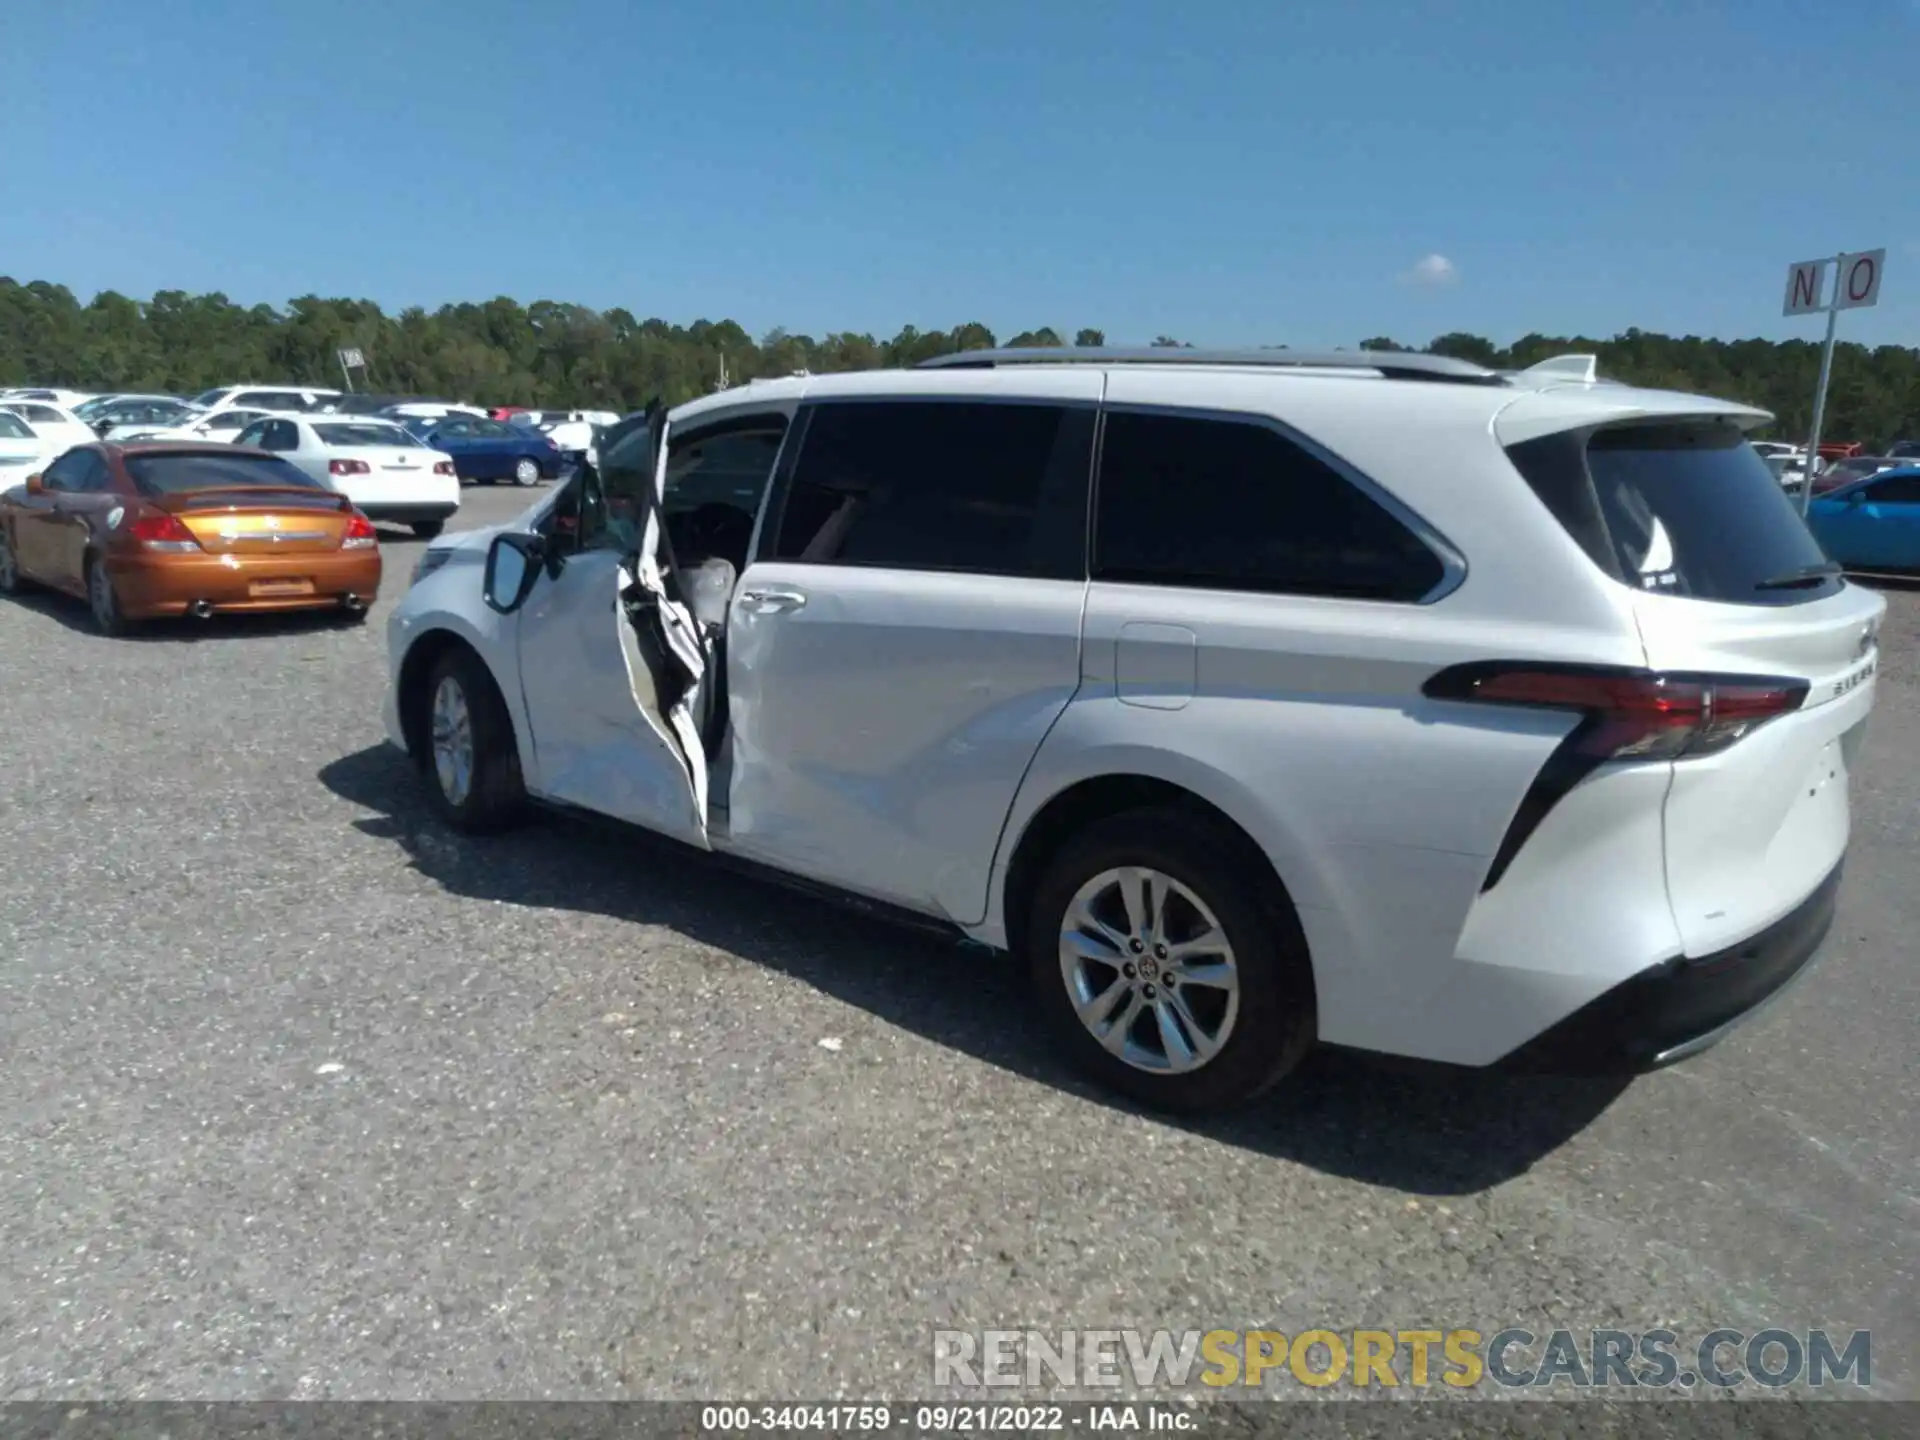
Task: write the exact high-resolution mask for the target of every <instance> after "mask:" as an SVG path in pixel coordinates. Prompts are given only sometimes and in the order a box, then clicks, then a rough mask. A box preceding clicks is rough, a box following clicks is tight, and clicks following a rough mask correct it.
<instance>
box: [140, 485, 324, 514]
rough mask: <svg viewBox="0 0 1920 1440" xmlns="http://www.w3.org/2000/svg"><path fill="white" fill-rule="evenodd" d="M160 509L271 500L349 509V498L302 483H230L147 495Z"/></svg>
mask: <svg viewBox="0 0 1920 1440" xmlns="http://www.w3.org/2000/svg"><path fill="white" fill-rule="evenodd" d="M147 498H148V499H150V500H151V501H152V502H153V503H154V504H156V505H158V506H159V507H160V508H161V509H162V510H175V511H178V510H226V509H233V508H237V507H239V506H243V505H257V504H259V503H260V502H261V501H262V500H267V499H271V500H273V501H275V502H276V503H284V502H288V501H291V502H294V503H295V504H297V505H299V506H300V508H303V509H308V510H351V509H353V508H354V505H353V501H352V500H351V499H350V498H349V497H347V496H345V495H342V494H340V493H339V492H338V491H334V490H318V489H308V488H307V487H306V486H304V485H233V486H228V487H226V488H225V489H220V490H182V491H176V492H175V493H173V494H171V495H152V496H149V497H147Z"/></svg>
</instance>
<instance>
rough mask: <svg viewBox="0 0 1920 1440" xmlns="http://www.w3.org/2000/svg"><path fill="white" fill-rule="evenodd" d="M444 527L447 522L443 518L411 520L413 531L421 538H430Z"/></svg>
mask: <svg viewBox="0 0 1920 1440" xmlns="http://www.w3.org/2000/svg"><path fill="white" fill-rule="evenodd" d="M446 528H447V522H446V521H444V520H416V521H414V522H413V533H414V534H415V535H417V536H418V537H419V538H420V539H422V540H432V539H434V538H435V537H436V536H438V535H439V534H440V532H441V531H442V530H444V529H446Z"/></svg>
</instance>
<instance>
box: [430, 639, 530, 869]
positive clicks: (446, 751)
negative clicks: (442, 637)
mask: <svg viewBox="0 0 1920 1440" xmlns="http://www.w3.org/2000/svg"><path fill="white" fill-rule="evenodd" d="M415 703H416V704H418V705H419V706H421V729H420V731H419V733H420V744H421V753H420V754H419V755H418V756H417V757H416V760H417V762H418V764H419V766H420V769H421V773H422V778H423V779H424V780H425V781H426V786H427V796H428V799H429V800H430V801H431V803H432V805H433V808H434V810H435V812H436V813H437V814H438V815H439V816H440V818H441V819H443V820H445V821H446V822H447V823H448V824H449V825H451V826H453V827H454V828H455V829H456V830H464V831H466V832H468V833H469V834H486V833H489V832H491V831H496V830H504V829H507V828H508V827H509V826H511V825H513V824H514V823H515V822H516V821H518V820H519V819H520V818H521V816H522V815H523V814H524V812H525V810H526V799H527V792H526V787H525V785H524V784H523V783H522V781H521V777H520V751H519V748H518V747H517V746H516V745H515V743H514V736H513V718H512V716H510V715H509V714H508V713H507V706H506V702H505V701H504V700H503V699H501V697H500V690H499V687H498V686H496V685H495V684H494V683H493V676H492V675H491V674H489V673H488V671H487V667H486V665H485V664H484V663H483V662H482V661H481V660H480V658H479V656H477V655H475V654H474V653H473V652H472V651H471V650H468V649H466V648H464V647H456V648H454V649H451V650H449V651H447V653H446V654H444V655H442V656H441V657H440V659H439V661H438V662H436V663H435V665H434V667H433V670H432V672H431V673H430V674H429V675H428V677H427V682H426V687H425V691H424V693H423V694H421V695H419V696H417V697H416V698H415ZM463 757H464V758H463Z"/></svg>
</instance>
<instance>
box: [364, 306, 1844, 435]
mask: <svg viewBox="0 0 1920 1440" xmlns="http://www.w3.org/2000/svg"><path fill="white" fill-rule="evenodd" d="M1834 283H1835V284H1836V285H1837V284H1839V281H1837V280H1836V281H1835V282H1834ZM1827 353H1828V354H1832V353H1833V326H1832V325H1831V323H1829V325H1828V326H1827ZM333 358H334V359H336V360H338V361H339V362H340V378H341V379H342V380H344V381H346V382H347V393H348V394H349V395H351V394H352V393H353V372H352V371H351V370H349V369H347V357H346V356H344V355H342V354H341V353H340V352H339V351H338V350H336V351H334V352H333ZM1826 373H1827V372H1826V371H1825V370H1822V371H1821V372H1820V393H1821V394H1822V395H1824V394H1826V392H1827V380H1826ZM1813 415H1814V418H1813V424H1814V429H1815V430H1816V431H1817V430H1818V429H1819V427H1820V412H1819V411H1818V410H1816V411H1814V412H1813Z"/></svg>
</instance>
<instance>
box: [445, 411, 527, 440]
mask: <svg viewBox="0 0 1920 1440" xmlns="http://www.w3.org/2000/svg"><path fill="white" fill-rule="evenodd" d="M448 418H449V421H450V422H452V423H456V424H460V425H464V426H466V427H467V434H469V435H477V436H480V437H482V438H485V439H491V438H494V437H496V436H501V435H506V436H511V435H512V434H513V427H512V426H510V425H502V424H501V423H500V422H499V421H498V420H478V419H475V418H474V417H473V416H471V415H454V416H449V417H448Z"/></svg>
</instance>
